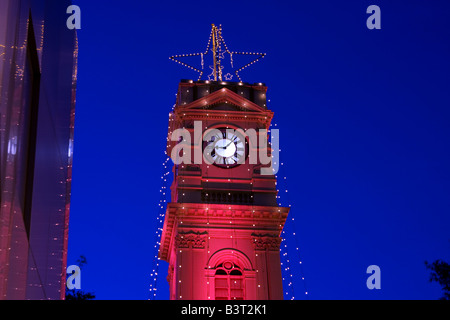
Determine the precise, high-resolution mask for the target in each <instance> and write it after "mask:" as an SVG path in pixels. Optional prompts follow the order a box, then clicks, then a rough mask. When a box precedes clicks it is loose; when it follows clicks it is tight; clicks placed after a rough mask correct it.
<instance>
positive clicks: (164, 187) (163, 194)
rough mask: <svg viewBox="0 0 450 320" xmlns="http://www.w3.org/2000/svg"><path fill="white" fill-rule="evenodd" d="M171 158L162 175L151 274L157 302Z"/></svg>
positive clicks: (164, 163) (153, 293)
mask: <svg viewBox="0 0 450 320" xmlns="http://www.w3.org/2000/svg"><path fill="white" fill-rule="evenodd" d="M169 160H170V158H169V157H167V154H166V160H165V161H164V162H163V163H162V167H163V168H162V174H161V187H160V189H159V193H160V197H159V203H158V215H157V217H156V228H155V229H156V230H155V234H154V235H155V245H154V248H153V250H154V254H153V261H152V262H153V268H152V272H151V273H150V277H151V279H150V288H149V300H155V299H156V296H157V290H158V288H157V284H158V273H159V261H160V260H159V248H160V245H161V234H162V230H163V226H164V216H165V212H166V208H167V203H168V197H169V195H170V193H169V190H168V180H169V179H168V178H169V174H170V169H168V167H169V163H168V162H169Z"/></svg>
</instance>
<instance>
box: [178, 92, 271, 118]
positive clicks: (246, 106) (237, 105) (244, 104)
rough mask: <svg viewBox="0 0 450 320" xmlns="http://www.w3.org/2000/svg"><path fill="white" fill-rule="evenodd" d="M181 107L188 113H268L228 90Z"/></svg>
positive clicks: (214, 93)
mask: <svg viewBox="0 0 450 320" xmlns="http://www.w3.org/2000/svg"><path fill="white" fill-rule="evenodd" d="M180 107H182V108H183V110H186V111H187V110H192V109H201V110H205V109H217V110H236V111H242V110H245V111H254V112H267V110H266V109H264V108H262V107H260V106H259V105H257V104H256V103H254V102H252V101H250V100H248V99H246V98H244V97H242V96H240V95H239V94H237V93H235V92H233V91H231V90H229V89H227V88H222V89H220V90H217V91H214V92H213V93H211V94H209V95H207V96H204V97H202V98H200V99H197V100H195V101H193V102H190V103H188V104H186V105H183V106H180Z"/></svg>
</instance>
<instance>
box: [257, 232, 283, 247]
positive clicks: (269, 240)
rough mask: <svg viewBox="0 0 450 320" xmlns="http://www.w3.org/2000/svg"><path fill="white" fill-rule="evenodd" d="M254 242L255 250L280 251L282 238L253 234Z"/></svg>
mask: <svg viewBox="0 0 450 320" xmlns="http://www.w3.org/2000/svg"><path fill="white" fill-rule="evenodd" d="M252 242H253V246H254V248H255V250H268V251H279V250H280V244H281V238H280V237H278V236H276V235H269V234H264V235H258V234H252Z"/></svg>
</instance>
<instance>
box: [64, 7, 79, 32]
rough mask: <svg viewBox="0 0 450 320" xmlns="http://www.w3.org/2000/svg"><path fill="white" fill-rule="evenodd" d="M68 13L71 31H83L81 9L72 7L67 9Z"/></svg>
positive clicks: (68, 24)
mask: <svg viewBox="0 0 450 320" xmlns="http://www.w3.org/2000/svg"><path fill="white" fill-rule="evenodd" d="M66 13H68V14H70V17H69V18H67V21H66V25H67V28H68V29H69V30H73V29H81V9H80V7H79V6H75V5H71V6H68V7H67V10H66Z"/></svg>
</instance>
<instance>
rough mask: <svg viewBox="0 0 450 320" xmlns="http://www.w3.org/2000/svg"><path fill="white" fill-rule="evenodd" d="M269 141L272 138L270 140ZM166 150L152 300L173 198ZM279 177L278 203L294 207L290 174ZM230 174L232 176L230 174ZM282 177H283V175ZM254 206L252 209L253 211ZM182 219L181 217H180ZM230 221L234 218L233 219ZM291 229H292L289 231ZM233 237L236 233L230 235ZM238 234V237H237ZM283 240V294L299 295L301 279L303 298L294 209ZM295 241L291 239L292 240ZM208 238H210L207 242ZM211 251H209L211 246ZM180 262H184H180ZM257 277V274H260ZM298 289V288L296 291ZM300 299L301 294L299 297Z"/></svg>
mask: <svg viewBox="0 0 450 320" xmlns="http://www.w3.org/2000/svg"><path fill="white" fill-rule="evenodd" d="M268 101H269V102H270V100H268ZM276 127H277V124H276V123H273V124H271V125H270V128H276ZM270 128H269V130H268V133H270V132H271V129H270ZM269 143H270V142H269ZM279 152H280V153H281V148H280V149H279ZM164 154H165V161H164V162H163V163H162V171H163V172H162V175H161V187H160V190H159V192H160V200H159V203H158V215H157V217H156V230H155V233H154V237H155V245H154V247H153V249H154V254H153V268H152V272H151V273H150V277H151V280H150V288H149V299H150V300H153V299H156V298H157V293H158V275H159V267H160V259H159V250H160V245H161V236H162V231H163V225H164V218H165V213H166V209H167V204H168V202H169V201H170V192H169V175H170V173H171V163H170V160H171V159H170V158H169V157H168V156H167V153H166V152H165V151H164ZM279 164H280V171H281V173H283V166H284V163H283V162H280V163H279ZM275 177H276V178H277V192H278V194H277V203H278V205H279V206H283V203H288V204H287V205H284V206H287V207H289V208H292V205H291V203H290V199H289V192H288V187H287V176H286V175H282V176H280V174H278V175H276V176H275ZM230 178H231V177H230ZM280 178H281V179H280ZM183 196H184V193H182V197H183ZM254 211H255V210H254V208H253V212H254ZM181 223H182V220H181ZM230 223H231V222H230ZM288 230H290V232H289V231H288ZM231 237H232V238H233V235H231ZM234 238H236V237H234ZM281 238H282V239H281V244H280V263H281V267H282V269H281V271H282V280H283V294H284V298H285V299H286V300H288V299H289V300H295V299H297V298H299V297H298V296H296V290H295V285H294V282H296V281H295V280H298V281H300V282H301V285H302V287H303V289H302V290H301V292H302V296H303V297H304V298H306V297H307V295H308V290H307V286H306V280H305V277H304V272H303V262H302V259H301V256H300V250H299V248H300V247H299V243H298V237H297V231H296V225H295V215H294V213H293V212H292V211H290V213H289V216H288V219H287V221H286V223H285V225H284V228H283V229H282V231H281ZM288 239H289V240H291V239H293V240H294V248H295V256H294V257H292V252H290V251H292V249H291V250H290V248H291V245H292V243H289V244H288V242H289V241H288ZM291 241H292V240H291ZM208 243H209V241H207V245H208ZM207 250H208V254H209V248H208V249H207ZM257 257H258V252H257V251H256V250H255V261H258V259H256V258H257ZM180 265H181V263H180ZM254 267H255V271H256V273H258V272H259V266H258V265H256V264H255V266H254ZM297 270H299V275H300V276H296V277H294V274H296V275H297ZM257 279H258V277H257ZM177 285H179V286H181V283H178V284H177ZM257 287H258V288H261V284H260V283H257ZM297 293H298V292H297ZM300 299H301V297H300Z"/></svg>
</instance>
